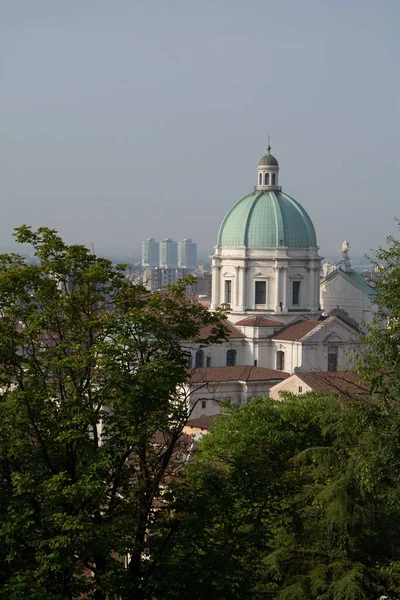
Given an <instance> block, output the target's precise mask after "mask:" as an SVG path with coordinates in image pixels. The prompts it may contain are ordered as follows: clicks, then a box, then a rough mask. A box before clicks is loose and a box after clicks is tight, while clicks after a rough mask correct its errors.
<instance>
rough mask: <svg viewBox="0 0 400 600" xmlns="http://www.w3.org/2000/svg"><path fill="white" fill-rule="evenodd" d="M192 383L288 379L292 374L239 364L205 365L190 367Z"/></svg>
mask: <svg viewBox="0 0 400 600" xmlns="http://www.w3.org/2000/svg"><path fill="white" fill-rule="evenodd" d="M188 373H189V376H190V382H191V383H205V382H207V383H210V382H214V383H217V382H220V383H221V382H227V381H246V382H257V381H271V380H272V381H276V380H282V379H287V378H288V377H289V376H290V375H289V373H285V372H284V371H276V370H275V369H265V368H264V367H250V366H245V365H239V366H236V367H203V368H200V369H188Z"/></svg>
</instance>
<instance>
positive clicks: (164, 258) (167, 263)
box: [159, 238, 178, 269]
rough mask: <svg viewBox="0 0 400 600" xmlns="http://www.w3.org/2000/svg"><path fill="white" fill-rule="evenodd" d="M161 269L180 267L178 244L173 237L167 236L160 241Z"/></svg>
mask: <svg viewBox="0 0 400 600" xmlns="http://www.w3.org/2000/svg"><path fill="white" fill-rule="evenodd" d="M159 265H160V269H177V267H178V244H177V243H176V242H174V240H172V239H171V238H165V239H164V240H161V242H160V263H159Z"/></svg>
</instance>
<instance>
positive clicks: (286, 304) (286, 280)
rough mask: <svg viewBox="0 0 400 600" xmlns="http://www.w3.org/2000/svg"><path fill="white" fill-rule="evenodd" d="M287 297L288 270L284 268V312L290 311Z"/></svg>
mask: <svg viewBox="0 0 400 600" xmlns="http://www.w3.org/2000/svg"><path fill="white" fill-rule="evenodd" d="M287 295H288V268H287V267H284V269H283V299H282V302H283V312H287V311H288V303H287Z"/></svg>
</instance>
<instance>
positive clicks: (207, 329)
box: [198, 321, 244, 340]
mask: <svg viewBox="0 0 400 600" xmlns="http://www.w3.org/2000/svg"><path fill="white" fill-rule="evenodd" d="M223 325H224V328H225V330H226V337H227V339H232V338H243V337H244V335H243V333H242V332H241V331H239V330H238V329H236V327H234V326H233V325H232V324H231V323H229V322H228V321H223ZM213 328H214V325H212V324H210V325H205V326H204V327H202V328H201V329H200V332H199V336H198V337H199V339H201V340H205V339H206V338H208V336H209V335H211V334H212V331H213Z"/></svg>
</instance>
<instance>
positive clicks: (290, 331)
mask: <svg viewBox="0 0 400 600" xmlns="http://www.w3.org/2000/svg"><path fill="white" fill-rule="evenodd" d="M327 320H328V319H326V320H325V321H309V320H305V321H298V322H297V323H294V324H293V325H288V326H287V327H285V329H283V330H282V331H280V332H279V333H277V334H276V335H274V340H285V341H288V342H297V341H299V340H301V339H302V338H303V337H304V336H305V335H306V334H307V333H309V332H310V331H312V330H313V329H316V328H317V327H320V328H321V327H324V326H325V324H326V321H327Z"/></svg>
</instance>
